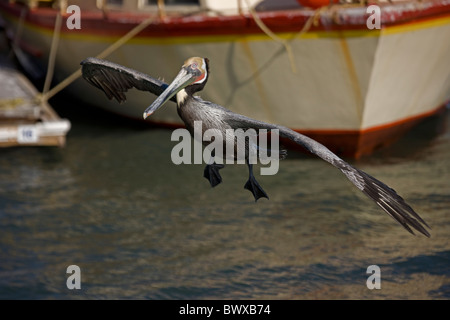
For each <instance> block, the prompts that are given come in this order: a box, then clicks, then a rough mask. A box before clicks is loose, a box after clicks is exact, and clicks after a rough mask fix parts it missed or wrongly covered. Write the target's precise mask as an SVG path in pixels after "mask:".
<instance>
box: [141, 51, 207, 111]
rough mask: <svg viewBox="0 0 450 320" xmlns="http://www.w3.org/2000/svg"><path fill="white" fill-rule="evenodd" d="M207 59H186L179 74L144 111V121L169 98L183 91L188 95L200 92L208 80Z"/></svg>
mask: <svg viewBox="0 0 450 320" xmlns="http://www.w3.org/2000/svg"><path fill="white" fill-rule="evenodd" d="M208 63H209V61H208V59H207V58H200V57H192V58H189V59H187V60H186V61H185V62H184V64H183V66H182V67H181V70H180V72H179V73H178V75H177V76H176V77H175V79H174V80H173V81H172V83H171V84H170V85H169V86H168V87H167V88H166V90H164V92H163V93H161V95H160V96H159V97H158V98H157V99H156V100H155V101H154V102H153V103H152V104H151V105H150V106H149V107H148V108H147V109H145V111H144V119H146V118H147V117H148V116H150V115H151V114H152V113H154V112H155V111H156V110H158V109H159V108H161V107H162V106H163V104H164V103H166V102H167V101H168V100H170V98H172V97H173V96H174V95H176V94H177V93H178V92H180V91H181V90H184V89H189V93H188V94H191V95H192V94H193V93H195V92H197V91H199V90H202V89H203V87H204V86H205V84H206V81H207V79H208Z"/></svg>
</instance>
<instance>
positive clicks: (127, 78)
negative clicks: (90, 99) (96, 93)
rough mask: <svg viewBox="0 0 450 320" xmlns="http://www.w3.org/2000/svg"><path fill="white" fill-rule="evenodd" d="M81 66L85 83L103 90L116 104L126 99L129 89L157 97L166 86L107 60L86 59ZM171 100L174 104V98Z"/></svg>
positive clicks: (161, 82)
mask: <svg viewBox="0 0 450 320" xmlns="http://www.w3.org/2000/svg"><path fill="white" fill-rule="evenodd" d="M81 66H82V67H81V71H82V74H83V78H84V79H85V80H86V81H88V82H89V83H90V84H92V85H93V86H95V87H97V88H99V89H101V90H103V92H104V93H105V94H106V96H107V97H108V99H110V100H111V99H112V98H115V99H116V100H117V101H118V102H124V101H125V100H126V99H127V98H126V96H125V92H127V91H128V89H131V88H136V89H138V90H142V91H148V92H151V93H153V94H155V95H157V96H159V95H160V94H161V93H162V92H163V91H164V90H165V89H166V88H167V86H168V84H167V83H165V82H164V81H161V80H157V79H154V78H152V77H150V76H148V75H146V74H144V73H142V72H139V71H136V70H133V69H130V68H127V67H124V66H121V65H119V64H116V63H113V62H110V61H107V60H102V59H97V58H87V59H85V60H83V61H82V62H81ZM171 100H172V101H174V102H176V98H175V97H172V99H171Z"/></svg>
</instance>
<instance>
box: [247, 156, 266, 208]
mask: <svg viewBox="0 0 450 320" xmlns="http://www.w3.org/2000/svg"><path fill="white" fill-rule="evenodd" d="M247 165H248V172H249V177H248V181H247V183H246V184H245V186H244V188H245V189H247V190H249V191H250V192H251V193H252V194H253V196H254V197H255V202H256V201H258V199H259V198H263V197H264V198H267V199H269V197H268V196H267V193H266V192H265V191H264V190H263V188H262V187H261V186H260V185H259V183H258V181H256V179H255V176H254V175H253V165H252V164H249V163H247Z"/></svg>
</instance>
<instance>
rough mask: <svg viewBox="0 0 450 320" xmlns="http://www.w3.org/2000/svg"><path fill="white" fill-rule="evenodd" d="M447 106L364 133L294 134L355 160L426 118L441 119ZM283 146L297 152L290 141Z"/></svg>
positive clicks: (329, 131)
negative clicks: (302, 135)
mask: <svg viewBox="0 0 450 320" xmlns="http://www.w3.org/2000/svg"><path fill="white" fill-rule="evenodd" d="M445 109H446V105H445V104H444V105H442V106H440V107H438V108H436V109H434V110H432V111H430V112H426V113H423V114H421V115H417V116H413V117H410V118H407V119H403V120H400V121H396V122H392V123H389V124H385V125H380V126H377V127H373V128H370V129H367V130H361V131H358V130H354V131H353V130H348V131H346V130H295V131H297V132H299V133H302V134H304V135H306V136H308V137H310V138H312V139H314V140H316V141H318V142H320V143H322V144H323V145H325V146H326V147H327V148H329V149H330V150H331V151H333V152H334V153H336V154H337V155H339V156H343V157H348V158H355V159H358V158H360V157H362V156H366V155H370V154H372V153H373V152H374V151H376V150H379V149H381V148H383V147H386V146H388V145H391V144H392V143H394V142H395V141H397V140H398V139H400V138H401V137H402V136H403V135H404V134H405V133H407V132H408V131H410V130H411V129H412V128H413V127H415V126H416V125H418V124H419V123H421V122H422V121H424V120H425V119H427V118H431V117H435V116H437V117H440V116H442V115H443V114H444V113H445ZM282 143H283V144H284V145H285V146H286V147H288V148H292V149H296V150H297V149H299V146H298V145H297V144H294V143H293V142H291V141H289V140H283V141H282Z"/></svg>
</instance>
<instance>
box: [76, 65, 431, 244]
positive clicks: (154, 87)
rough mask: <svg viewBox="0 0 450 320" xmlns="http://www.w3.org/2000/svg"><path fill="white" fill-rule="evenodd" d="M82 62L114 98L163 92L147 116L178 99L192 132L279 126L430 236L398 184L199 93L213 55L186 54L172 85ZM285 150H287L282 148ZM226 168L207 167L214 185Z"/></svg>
mask: <svg viewBox="0 0 450 320" xmlns="http://www.w3.org/2000/svg"><path fill="white" fill-rule="evenodd" d="M81 65H82V73H83V77H84V79H86V80H87V81H88V82H89V83H91V84H92V85H94V86H96V87H98V88H100V89H101V90H103V91H104V92H105V94H106V96H107V97H108V98H109V99H112V98H115V99H116V100H117V101H118V102H123V101H125V100H126V97H125V94H124V93H125V92H126V91H127V90H128V89H130V88H133V87H134V88H136V89H139V90H143V91H149V92H151V93H153V94H155V95H157V96H158V98H157V99H156V100H155V101H154V102H153V103H152V104H151V105H150V106H149V107H148V108H147V109H146V110H145V111H144V119H145V118H147V117H148V116H150V115H151V114H152V113H154V112H155V111H156V110H157V109H158V108H160V107H161V106H162V105H163V104H164V103H166V102H167V101H169V100H171V101H174V102H176V103H177V110H178V114H179V116H180V117H181V119H182V120H183V122H184V123H185V125H186V127H187V129H188V130H189V131H191V133H192V130H193V123H194V121H202V123H203V128H202V129H203V130H206V129H208V128H214V129H218V130H222V131H223V130H225V129H230V128H231V129H237V128H241V129H243V130H248V129H255V130H258V129H269V130H274V129H277V130H279V135H280V136H282V137H285V138H288V139H290V140H292V141H294V142H296V143H297V144H299V145H301V146H303V147H304V148H305V149H306V150H308V151H309V152H311V153H313V154H315V155H317V156H318V157H320V158H322V159H323V160H325V161H327V162H328V163H330V164H332V165H333V166H335V167H336V168H338V169H339V170H340V171H341V172H342V173H343V174H344V175H345V176H346V177H347V178H348V179H349V180H350V181H351V182H352V183H353V184H354V185H355V186H356V187H357V188H358V189H359V190H361V191H362V192H363V193H364V194H366V195H367V196H368V197H369V198H371V199H372V200H374V201H375V202H376V204H377V205H378V206H380V207H381V208H382V209H383V210H384V211H385V212H386V213H387V214H388V215H389V216H391V217H392V218H394V219H395V220H396V221H397V222H399V223H400V224H401V225H402V226H403V227H404V228H405V229H406V230H408V231H409V232H410V233H412V234H414V232H413V230H412V229H415V230H417V231H419V232H420V233H422V234H424V235H425V236H427V237H429V236H430V233H429V232H428V231H427V230H426V228H425V227H428V228H430V227H429V226H428V225H427V223H426V222H425V221H424V220H423V219H422V218H421V217H420V216H419V215H418V214H417V213H416V212H415V211H414V210H413V209H412V208H411V207H410V206H409V205H408V204H407V203H406V202H405V201H404V200H403V198H402V197H400V196H399V195H398V194H397V193H396V191H395V190H394V189H392V188H390V187H389V186H387V185H386V184H384V183H383V182H381V181H379V180H377V179H375V178H374V177H372V176H370V175H369V174H367V173H365V172H363V171H362V170H359V169H357V168H355V167H353V166H352V165H350V164H349V163H347V162H346V161H344V160H342V159H341V158H339V157H338V156H337V155H335V154H334V153H333V152H331V151H330V150H328V149H327V148H326V147H325V146H323V145H322V144H320V143H318V142H317V141H315V140H313V139H311V138H309V137H307V136H305V135H302V134H300V133H297V132H295V131H293V130H291V129H289V128H286V127H284V126H280V125H276V124H270V123H266V122H262V121H258V120H254V119H251V118H248V117H246V116H243V115H240V114H236V113H234V112H232V111H230V110H228V109H226V108H224V107H222V106H219V105H217V104H214V103H212V102H209V101H205V100H203V99H201V98H200V97H197V96H194V94H195V93H196V92H198V91H200V90H202V89H203V88H204V87H205V84H206V82H207V81H208V77H209V61H208V59H206V58H199V57H193V58H190V59H188V60H186V61H185V63H184V64H183V66H182V67H181V71H180V72H179V73H178V75H177V76H176V77H175V79H174V80H173V82H172V83H171V84H170V85H168V84H166V83H164V82H163V81H160V80H157V79H154V78H152V77H150V76H148V75H146V74H143V73H141V72H138V71H136V70H133V69H130V68H126V67H124V66H121V65H118V64H115V63H112V62H109V61H105V60H100V59H96V58H87V59H86V60H84V61H82V62H81ZM281 154H282V155H283V153H281ZM247 165H248V169H249V180H248V181H247V183H246V184H245V188H246V189H248V190H250V191H251V192H252V193H253V195H254V197H255V200H258V199H259V198H260V197H267V194H266V193H265V192H264V190H263V189H262V188H261V186H260V185H259V183H258V182H257V181H256V179H255V177H254V175H253V171H252V164H250V163H249V162H247ZM221 168H223V165H221V164H216V163H214V162H212V163H210V164H208V165H207V166H206V168H205V171H204V176H205V177H206V178H207V179H208V180H209V181H210V183H211V185H212V186H213V187H214V186H215V185H217V184H219V183H220V182H221V181H222V178H221V176H220V174H219V169H221Z"/></svg>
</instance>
